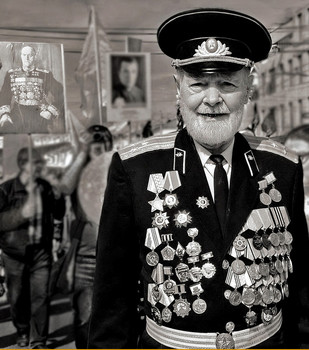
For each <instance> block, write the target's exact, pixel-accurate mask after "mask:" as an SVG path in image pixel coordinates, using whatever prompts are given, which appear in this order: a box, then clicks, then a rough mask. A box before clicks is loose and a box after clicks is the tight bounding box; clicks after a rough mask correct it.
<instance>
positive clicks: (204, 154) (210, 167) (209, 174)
mask: <svg viewBox="0 0 309 350" xmlns="http://www.w3.org/2000/svg"><path fill="white" fill-rule="evenodd" d="M194 144H195V147H196V150H197V153H198V155H199V157H200V159H201V162H202V165H203V168H204V172H205V175H206V178H207V182H208V185H209V188H210V192H211V195H212V199H213V200H214V198H215V197H214V192H215V191H214V172H215V167H216V164H215V163H214V162H213V161H212V160H211V159H209V157H210V156H211V155H212V153H210V152H209V151H208V150H207V149H206V148H204V147H203V146H201V145H200V144H199V143H197V142H196V141H194ZM233 148H234V139H233V141H232V142H231V144H230V145H229V147H228V148H227V149H226V150H225V151H224V152H222V153H221V154H222V156H223V157H224V158H225V161H224V162H223V168H224V170H225V171H226V174H227V182H228V186H229V188H230V181H231V173H232V156H233Z"/></svg>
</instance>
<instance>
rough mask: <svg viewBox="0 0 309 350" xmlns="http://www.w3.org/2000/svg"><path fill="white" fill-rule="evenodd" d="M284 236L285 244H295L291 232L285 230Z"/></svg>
mask: <svg viewBox="0 0 309 350" xmlns="http://www.w3.org/2000/svg"><path fill="white" fill-rule="evenodd" d="M283 235H284V240H285V244H287V245H289V244H291V243H292V242H293V236H292V234H291V232H289V231H287V230H285V231H284V232H283Z"/></svg>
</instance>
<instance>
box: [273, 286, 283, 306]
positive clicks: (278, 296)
mask: <svg viewBox="0 0 309 350" xmlns="http://www.w3.org/2000/svg"><path fill="white" fill-rule="evenodd" d="M273 293H274V303H276V304H277V303H279V302H280V301H281V299H282V295H281V292H280V290H279V289H278V288H276V287H274V288H273Z"/></svg>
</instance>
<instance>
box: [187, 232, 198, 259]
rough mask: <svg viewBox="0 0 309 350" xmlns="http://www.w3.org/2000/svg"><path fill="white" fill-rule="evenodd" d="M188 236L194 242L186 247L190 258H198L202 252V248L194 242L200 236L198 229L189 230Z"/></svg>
mask: <svg viewBox="0 0 309 350" xmlns="http://www.w3.org/2000/svg"><path fill="white" fill-rule="evenodd" d="M187 235H188V236H189V237H191V238H192V242H189V243H188V244H187V245H186V252H187V254H188V255H189V256H198V255H199V254H200V252H201V251H202V247H201V245H200V244H199V243H198V242H195V241H194V238H195V237H196V236H197V235H198V229H197V228H189V229H188V231H187Z"/></svg>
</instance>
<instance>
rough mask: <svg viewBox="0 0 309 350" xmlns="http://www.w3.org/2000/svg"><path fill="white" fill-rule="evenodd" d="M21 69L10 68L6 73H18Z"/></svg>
mask: <svg viewBox="0 0 309 350" xmlns="http://www.w3.org/2000/svg"><path fill="white" fill-rule="evenodd" d="M20 71H21V68H11V69H9V70H8V73H13V72H20Z"/></svg>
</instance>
